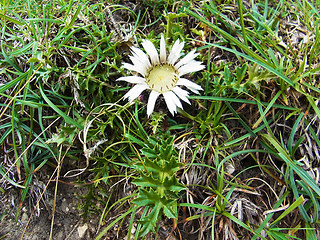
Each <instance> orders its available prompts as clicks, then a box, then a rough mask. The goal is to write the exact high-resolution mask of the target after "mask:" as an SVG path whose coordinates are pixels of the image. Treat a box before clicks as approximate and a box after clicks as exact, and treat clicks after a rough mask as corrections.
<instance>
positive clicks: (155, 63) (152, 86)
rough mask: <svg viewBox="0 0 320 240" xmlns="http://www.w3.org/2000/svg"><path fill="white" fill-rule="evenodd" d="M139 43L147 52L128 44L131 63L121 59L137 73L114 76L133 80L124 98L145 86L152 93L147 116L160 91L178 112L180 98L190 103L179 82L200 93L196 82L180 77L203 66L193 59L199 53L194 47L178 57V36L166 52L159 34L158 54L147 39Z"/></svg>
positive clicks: (182, 44)
mask: <svg viewBox="0 0 320 240" xmlns="http://www.w3.org/2000/svg"><path fill="white" fill-rule="evenodd" d="M142 46H143V48H144V50H145V51H146V52H147V54H146V53H144V52H143V51H142V50H141V49H139V48H136V47H131V53H132V55H131V56H130V60H131V61H132V64H130V63H124V65H123V67H124V68H126V69H128V70H131V71H135V72H137V73H139V74H140V76H126V77H120V78H118V79H117V80H118V81H126V82H129V83H133V84H135V86H134V87H133V88H132V89H130V90H129V91H128V92H127V93H126V94H125V95H124V98H125V99H126V98H128V99H129V101H130V102H132V101H133V100H134V99H136V98H137V97H138V96H139V95H140V94H141V93H142V92H143V91H144V90H146V89H149V90H151V93H150V95H149V99H148V105H147V114H148V116H150V114H151V113H152V112H153V109H154V106H155V103H156V100H157V98H158V97H159V96H160V95H161V94H162V95H163V97H164V100H165V102H166V104H167V107H168V109H169V111H170V112H171V114H172V115H174V114H175V113H176V112H177V107H179V108H181V109H182V104H181V102H180V99H181V100H182V101H184V102H186V103H188V104H190V102H189V100H188V96H189V93H188V92H187V91H186V90H184V89H182V88H180V86H185V87H186V88H188V89H189V90H191V91H192V92H194V93H196V94H199V90H202V88H201V87H200V86H199V85H197V84H195V83H193V82H191V81H190V80H188V79H186V78H183V77H182V76H183V75H185V74H187V73H191V72H196V71H199V70H201V69H203V68H204V65H202V63H201V62H199V61H196V60H194V59H195V57H197V56H198V55H199V54H198V53H195V50H193V51H191V52H189V53H188V54H187V55H185V56H184V57H183V58H182V59H181V60H179V61H178V59H179V58H180V55H181V51H182V49H183V46H184V43H183V42H180V40H179V39H178V40H177V41H176V42H175V43H174V44H173V46H172V49H171V52H170V53H169V54H168V55H167V52H166V44H165V40H164V37H163V36H161V40H160V51H159V54H158V51H157V50H156V48H155V47H154V45H153V44H152V43H151V41H149V40H144V41H143V42H142Z"/></svg>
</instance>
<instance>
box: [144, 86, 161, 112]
mask: <svg viewBox="0 0 320 240" xmlns="http://www.w3.org/2000/svg"><path fill="white" fill-rule="evenodd" d="M159 95H160V93H159V92H156V91H151V93H150V95H149V98H148V105H147V115H148V117H150V115H151V113H152V112H153V109H154V105H155V104H156V100H157V98H158V97H159Z"/></svg>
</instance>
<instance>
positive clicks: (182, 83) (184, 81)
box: [177, 78, 203, 94]
mask: <svg viewBox="0 0 320 240" xmlns="http://www.w3.org/2000/svg"><path fill="white" fill-rule="evenodd" d="M177 85H178V86H185V87H187V88H188V89H190V90H191V91H192V92H194V93H196V94H200V93H199V91H198V90H203V89H202V87H201V86H200V85H198V84H196V83H194V82H191V81H190V80H188V79H186V78H180V79H179V80H178V82H177Z"/></svg>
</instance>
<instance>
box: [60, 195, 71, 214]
mask: <svg viewBox="0 0 320 240" xmlns="http://www.w3.org/2000/svg"><path fill="white" fill-rule="evenodd" d="M61 209H62V211H63V212H66V213H67V212H69V211H70V209H69V207H68V203H67V200H66V199H65V198H64V199H62V203H61Z"/></svg>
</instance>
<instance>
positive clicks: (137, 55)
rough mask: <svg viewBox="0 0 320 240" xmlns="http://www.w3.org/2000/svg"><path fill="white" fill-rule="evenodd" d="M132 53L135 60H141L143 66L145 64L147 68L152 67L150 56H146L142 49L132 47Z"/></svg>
mask: <svg viewBox="0 0 320 240" xmlns="http://www.w3.org/2000/svg"><path fill="white" fill-rule="evenodd" d="M131 51H132V55H133V56H134V57H135V59H137V60H139V61H140V62H141V63H142V64H145V65H146V67H147V68H149V67H151V64H150V61H149V58H148V55H147V54H145V53H144V52H143V51H142V50H141V49H140V48H136V47H131Z"/></svg>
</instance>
